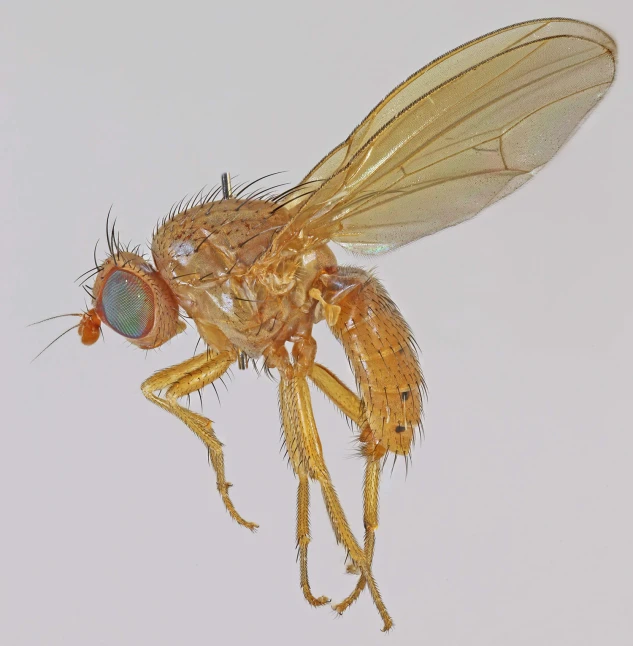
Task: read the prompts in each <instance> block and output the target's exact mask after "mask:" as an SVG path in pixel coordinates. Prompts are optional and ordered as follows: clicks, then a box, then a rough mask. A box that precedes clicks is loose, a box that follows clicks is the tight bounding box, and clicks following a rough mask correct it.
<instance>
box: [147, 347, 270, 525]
mask: <svg viewBox="0 0 633 646" xmlns="http://www.w3.org/2000/svg"><path fill="white" fill-rule="evenodd" d="M235 359H236V355H235V354H234V353H233V352H221V353H220V354H215V355H214V354H207V353H206V352H203V353H202V354H199V355H196V356H195V357H192V358H191V359H189V360H187V361H184V362H183V363H180V364H178V365H176V366H171V367H170V368H165V369H164V370H161V371H160V372H157V373H156V374H154V375H152V376H151V377H150V378H149V379H147V380H145V381H144V382H143V385H142V386H141V390H142V391H143V394H144V395H145V397H147V399H149V400H150V401H151V402H153V403H154V404H156V405H157V406H160V407H161V408H163V409H164V410H166V411H168V412H169V413H172V414H173V415H175V416H176V417H178V419H180V420H181V421H183V422H184V423H185V424H186V425H187V426H188V427H189V428H190V429H191V430H192V431H193V432H194V433H195V434H196V435H197V436H198V437H199V438H200V439H201V440H202V442H203V443H204V445H205V446H206V447H207V450H208V451H209V460H210V462H211V464H212V466H213V468H214V470H215V474H216V481H217V487H218V491H219V492H220V496H221V497H222V501H223V502H224V506H225V507H226V509H227V511H228V512H229V514H230V515H231V518H233V519H234V520H235V521H236V522H237V523H239V524H240V525H242V526H244V527H246V528H247V529H250V530H251V531H254V530H255V529H257V527H258V526H257V525H256V524H255V523H251V522H249V521H247V520H244V519H243V518H242V517H241V516H240V515H239V514H238V513H237V510H236V509H235V507H234V505H233V501H232V500H231V498H230V497H229V487H231V486H232V485H231V483H230V482H227V481H226V476H225V473H224V452H223V450H222V442H220V440H219V439H218V438H217V436H216V434H215V432H214V430H213V426H212V423H211V420H209V419H207V418H206V417H203V416H202V415H198V414H197V413H194V412H193V411H190V410H189V409H187V408H184V407H183V406H180V404H178V399H180V398H181V397H184V396H185V395H189V394H190V393H192V392H195V391H196V390H199V389H200V388H203V387H204V386H207V385H208V384H210V383H212V382H213V381H215V380H216V379H219V378H220V377H221V376H222V375H223V374H224V373H225V372H226V371H227V369H228V368H229V366H230V365H231V364H232V363H233V362H234V361H235ZM162 390H165V391H166V392H165V396H164V397H160V396H159V395H157V394H156V393H159V392H160V391H162Z"/></svg>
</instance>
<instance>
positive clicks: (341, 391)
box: [309, 364, 381, 614]
mask: <svg viewBox="0 0 633 646" xmlns="http://www.w3.org/2000/svg"><path fill="white" fill-rule="evenodd" d="M309 376H310V379H311V380H312V381H313V382H314V383H315V385H316V386H317V387H318V388H319V389H320V390H321V391H322V392H323V393H324V394H325V395H326V396H327V397H328V398H329V399H330V400H331V401H332V402H333V403H334V404H335V405H336V406H337V407H338V408H339V409H340V410H341V411H342V412H343V413H344V414H345V415H347V417H349V418H350V419H351V420H352V421H353V422H354V423H355V424H356V426H358V428H359V429H363V430H362V431H361V434H360V438H359V439H360V440H361V441H368V440H369V438H370V434H369V433H368V429H367V423H366V422H365V420H364V412H363V406H362V402H361V400H360V399H359V398H358V396H357V395H355V394H354V393H353V392H352V391H351V390H350V389H349V388H348V387H347V386H346V385H345V384H344V383H343V382H342V381H341V380H340V379H339V378H338V377H337V376H336V375H335V374H334V373H333V372H331V371H330V370H328V369H327V368H325V367H324V366H321V365H319V364H314V365H313V366H312V369H311V371H310V373H309ZM363 454H364V455H365V459H366V463H365V480H364V486H363V524H364V526H365V544H364V548H365V557H366V559H367V563H368V564H369V565H370V566H371V563H372V560H373V556H374V546H375V540H376V539H375V532H376V530H377V529H378V492H379V488H380V471H381V465H380V461H379V458H378V457H376V456H375V455H374V449H373V448H369V450H368V448H367V447H365V448H364V449H363ZM348 569H349V571H353V569H352V568H348ZM354 569H357V568H354ZM365 585H366V580H365V577H364V576H363V575H361V576H360V578H359V579H358V582H357V583H356V586H355V588H354V590H353V591H352V592H351V594H350V595H349V596H348V597H346V598H345V599H344V600H343V601H341V602H340V603H338V604H336V605H335V606H334V610H335V611H336V612H338V613H339V614H342V613H343V612H345V610H347V608H349V607H350V606H351V605H352V604H353V603H354V601H356V600H357V599H358V597H359V596H360V593H361V592H362V591H363V589H364V588H365Z"/></svg>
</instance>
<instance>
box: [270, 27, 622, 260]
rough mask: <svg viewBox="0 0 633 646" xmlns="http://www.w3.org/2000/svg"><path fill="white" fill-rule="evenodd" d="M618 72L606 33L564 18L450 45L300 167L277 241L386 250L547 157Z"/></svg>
mask: <svg viewBox="0 0 633 646" xmlns="http://www.w3.org/2000/svg"><path fill="white" fill-rule="evenodd" d="M614 72H615V44H614V42H613V40H612V39H611V38H610V37H609V36H608V35H606V34H605V33H604V32H602V31H600V30H599V29H597V28H596V27H593V26H591V25H588V24H586V23H580V22H576V21H571V20H564V19H551V20H541V21H532V22H529V23H523V24H520V25H515V26H513V27H508V28H506V29H503V30H500V31H497V32H493V33H492V34H489V35H488V36H484V37H482V38H480V39H478V40H475V41H472V42H471V43H468V44H466V45H464V46H462V47H460V48H458V49H455V50H453V51H452V52H449V53H448V54H446V55H445V56H443V57H441V58H439V59H437V60H436V61H434V62H433V63H431V64H430V65H428V66H427V67H425V68H423V69H422V70H420V71H419V72H417V73H416V74H414V75H413V76H411V77H410V78H409V79H408V80H407V81H405V82H404V83H403V84H402V85H400V86H399V87H398V88H396V89H395V90H394V91H393V92H392V93H391V94H389V95H388V96H387V97H386V98H385V99H384V100H383V101H382V102H381V103H380V104H379V105H378V106H377V107H376V108H375V109H374V110H373V111H372V112H371V113H370V114H369V115H368V117H367V118H366V119H365V120H364V121H363V122H362V123H361V124H360V126H358V127H357V128H356V130H354V132H353V133H352V134H351V135H350V137H349V138H348V139H347V140H346V141H345V142H344V143H343V144H341V145H340V146H339V147H338V148H336V149H334V150H333V151H332V152H331V153H330V154H329V155H328V156H326V157H325V158H324V159H323V160H322V161H321V162H320V163H319V164H318V165H317V166H316V167H315V168H314V169H313V170H312V171H311V172H310V173H309V174H308V175H307V176H306V178H305V179H304V180H303V182H302V183H301V184H299V186H298V187H297V189H296V192H295V193H294V195H293V194H291V195H290V196H289V198H290V199H293V198H294V200H293V202H292V203H291V205H290V206H291V207H292V208H293V210H295V209H296V210H297V211H298V213H297V215H296V216H295V217H294V218H293V220H292V221H291V223H290V224H289V225H288V226H287V227H286V229H285V230H283V231H282V232H280V234H279V236H278V238H277V240H276V244H275V248H276V249H279V248H280V247H282V246H284V245H285V244H288V243H289V242H290V240H293V239H294V240H296V239H297V237H299V238H301V239H302V240H303V241H318V240H326V239H331V240H333V241H334V242H338V243H339V244H342V245H343V246H346V247H348V248H351V249H352V250H353V251H355V252H360V253H381V252H384V251H388V250H390V249H393V248H395V247H398V246H400V245H402V244H406V243H408V242H411V241H412V240H415V239H417V238H420V237H422V236H425V235H429V234H431V233H434V232H436V231H439V230H440V229H443V228H445V227H448V226H452V225H455V224H458V223H459V222H463V221H464V220H466V219H468V218H471V217H473V216H474V215H475V214H476V213H478V212H479V211H480V210H481V209H482V208H484V207H485V206H487V205H488V204H491V203H492V202H495V201H496V200H499V199H501V198H502V197H505V196H506V195H508V194H509V193H511V192H512V191H514V190H515V189H517V188H518V187H519V186H521V185H522V184H524V183H525V182H526V181H527V180H528V179H530V177H532V176H533V175H534V174H535V173H536V171H538V170H539V169H540V168H541V167H542V166H543V164H545V163H546V162H547V161H549V160H550V159H551V158H552V156H553V155H554V154H555V153H556V151H557V150H558V149H559V148H560V147H561V146H562V145H563V143H564V142H565V141H566V140H567V139H568V138H569V136H570V135H571V134H572V133H573V131H574V130H575V129H576V127H577V126H578V125H579V124H580V122H581V121H582V120H583V118H584V117H585V116H586V115H587V113H588V112H589V111H590V110H591V109H592V108H593V107H594V106H595V105H596V103H597V102H598V101H599V100H600V98H601V97H602V96H603V95H604V93H605V91H606V90H607V89H608V87H609V85H610V84H611V82H612V80H613V76H614ZM307 182H309V183H308V184H306V183H307Z"/></svg>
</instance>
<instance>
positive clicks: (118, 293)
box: [101, 269, 154, 339]
mask: <svg viewBox="0 0 633 646" xmlns="http://www.w3.org/2000/svg"><path fill="white" fill-rule="evenodd" d="M101 304H102V308H103V314H104V315H105V319H106V320H105V322H106V323H107V324H108V325H109V326H110V327H111V328H112V329H113V330H114V331H115V332H118V333H119V334H121V335H123V336H125V337H127V338H128V339H139V338H140V337H142V336H145V335H146V334H147V333H148V332H149V331H150V330H151V329H152V325H153V324H154V298H153V296H152V290H151V289H150V287H149V286H148V285H147V284H146V283H145V282H144V281H143V280H141V279H140V278H139V277H138V276H135V275H134V274H132V273H130V272H128V271H123V270H121V269H116V270H115V271H113V272H112V273H111V274H110V275H109V276H108V278H107V280H106V283H105V285H104V287H103V292H102V293H101Z"/></svg>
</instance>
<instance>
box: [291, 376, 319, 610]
mask: <svg viewBox="0 0 633 646" xmlns="http://www.w3.org/2000/svg"><path fill="white" fill-rule="evenodd" d="M290 387H291V386H290V383H289V382H288V381H287V380H285V379H282V380H281V382H280V384H279V408H280V411H281V423H282V428H283V432H284V438H285V441H286V450H287V451H288V458H289V459H290V464H292V468H293V470H294V472H295V474H296V475H297V477H298V478H299V487H298V489H297V549H298V550H299V571H300V584H301V589H302V590H303V596H304V597H305V598H306V600H307V602H308V603H309V604H310V605H311V606H322V605H324V604H326V603H329V602H330V600H329V599H328V598H327V597H318V598H317V597H315V596H314V595H313V594H312V590H311V589H310V581H309V579H308V543H309V542H310V516H309V507H310V489H309V486H310V483H309V481H308V473H307V470H306V469H307V467H306V463H305V451H304V449H303V443H302V442H301V437H300V436H299V434H298V432H297V419H296V418H297V416H296V410H295V407H294V401H293V399H292V396H291V393H290V390H289V389H290Z"/></svg>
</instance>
